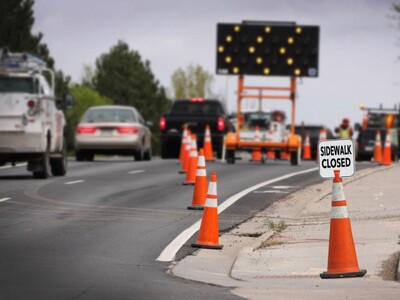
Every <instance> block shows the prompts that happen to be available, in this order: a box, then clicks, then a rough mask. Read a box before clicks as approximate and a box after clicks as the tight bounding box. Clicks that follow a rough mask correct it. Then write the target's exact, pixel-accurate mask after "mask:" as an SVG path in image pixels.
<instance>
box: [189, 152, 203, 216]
mask: <svg viewBox="0 0 400 300" xmlns="http://www.w3.org/2000/svg"><path fill="white" fill-rule="evenodd" d="M206 197H207V171H206V160H205V157H204V150H203V148H201V149H200V151H199V158H198V160H197V171H196V180H195V182H194V190H193V199H192V205H191V206H188V209H204V204H205V203H206Z"/></svg>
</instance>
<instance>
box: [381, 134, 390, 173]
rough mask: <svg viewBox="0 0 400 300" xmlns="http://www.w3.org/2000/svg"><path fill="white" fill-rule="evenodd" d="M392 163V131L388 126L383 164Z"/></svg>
mask: <svg viewBox="0 0 400 300" xmlns="http://www.w3.org/2000/svg"><path fill="white" fill-rule="evenodd" d="M391 164H392V141H391V132H390V129H389V128H388V129H387V131H386V139H385V147H384V148H383V156H382V162H381V165H384V166H390V165H391Z"/></svg>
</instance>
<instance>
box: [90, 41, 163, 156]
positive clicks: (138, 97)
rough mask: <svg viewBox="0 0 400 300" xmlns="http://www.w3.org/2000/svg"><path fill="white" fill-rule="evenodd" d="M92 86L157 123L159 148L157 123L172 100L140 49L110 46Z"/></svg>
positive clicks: (156, 134)
mask: <svg viewBox="0 0 400 300" xmlns="http://www.w3.org/2000/svg"><path fill="white" fill-rule="evenodd" d="M92 78H93V85H94V87H95V89H96V90H97V91H99V93H100V94H101V95H103V96H106V97H108V98H110V99H111V100H112V101H113V103H114V104H121V105H130V106H134V107H135V108H136V109H137V110H138V111H139V112H140V113H141V114H142V116H143V118H144V119H145V120H146V121H150V122H152V123H153V124H154V126H152V128H151V129H152V133H153V151H154V152H155V153H158V151H159V128H158V126H156V124H158V121H159V119H160V117H161V115H162V114H163V113H164V112H165V111H166V110H167V109H168V107H169V104H170V102H169V101H168V99H167V96H166V92H165V90H164V88H163V87H162V86H161V85H160V83H159V82H158V81H157V80H156V79H155V77H154V75H153V73H152V71H151V68H150V62H149V61H147V60H146V61H143V60H142V58H141V56H140V54H139V53H138V52H137V51H134V50H131V49H130V48H129V46H128V44H126V43H125V42H124V41H118V43H117V44H116V45H115V46H113V47H111V49H110V51H109V52H108V53H105V54H102V55H101V56H100V57H99V58H98V59H97V60H96V66H95V70H94V76H93V77H92Z"/></svg>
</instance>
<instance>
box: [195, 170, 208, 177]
mask: <svg viewBox="0 0 400 300" xmlns="http://www.w3.org/2000/svg"><path fill="white" fill-rule="evenodd" d="M196 176H207V172H206V169H197V170H196Z"/></svg>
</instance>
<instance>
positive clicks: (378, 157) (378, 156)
mask: <svg viewBox="0 0 400 300" xmlns="http://www.w3.org/2000/svg"><path fill="white" fill-rule="evenodd" d="M374 161H376V162H378V163H380V162H381V161H382V141H381V131H380V130H378V131H377V132H376V139H375V147H374Z"/></svg>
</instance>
